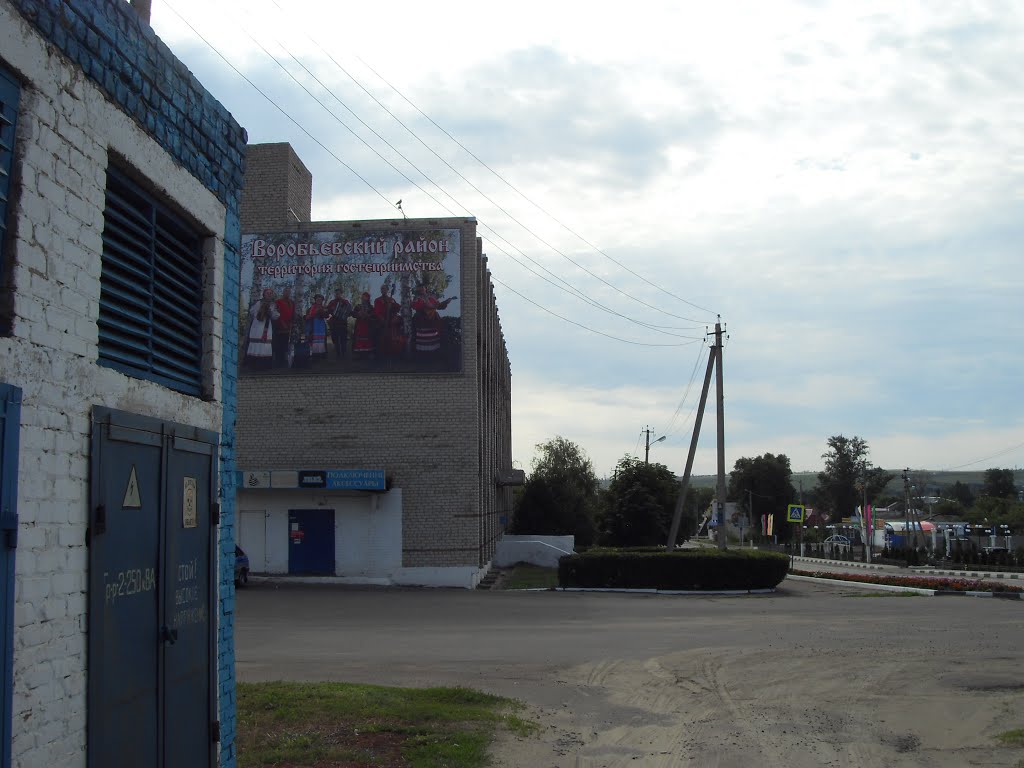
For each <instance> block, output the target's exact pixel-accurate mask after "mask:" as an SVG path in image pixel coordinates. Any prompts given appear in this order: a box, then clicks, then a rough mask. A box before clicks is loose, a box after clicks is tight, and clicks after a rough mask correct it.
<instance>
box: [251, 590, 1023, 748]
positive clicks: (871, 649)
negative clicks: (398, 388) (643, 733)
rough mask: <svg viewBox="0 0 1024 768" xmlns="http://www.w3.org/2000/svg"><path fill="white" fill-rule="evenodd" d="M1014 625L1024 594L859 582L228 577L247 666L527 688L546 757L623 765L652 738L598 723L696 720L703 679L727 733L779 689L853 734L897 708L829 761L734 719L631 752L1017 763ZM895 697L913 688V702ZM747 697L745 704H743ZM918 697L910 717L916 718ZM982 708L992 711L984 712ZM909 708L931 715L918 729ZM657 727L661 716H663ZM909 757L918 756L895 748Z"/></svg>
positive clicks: (261, 672) (291, 676)
mask: <svg viewBox="0 0 1024 768" xmlns="http://www.w3.org/2000/svg"><path fill="white" fill-rule="evenodd" d="M1022 638H1024V601H1006V600H999V599H981V598H966V597H946V598H942V597H938V598H932V597H917V598H907V597H891V596H880V595H875V594H872V593H866V592H864V591H862V590H860V589H858V588H856V587H853V586H850V587H846V586H830V585H818V584H809V583H793V582H789V583H786V582H783V584H782V585H781V586H780V588H779V589H778V590H777V591H776V592H775V593H774V594H770V595H759V596H742V597H710V596H709V597H689V596H686V597H680V596H655V595H636V594H633V595H624V594H611V593H562V592H502V591H499V592H487V591H468V590H426V589H424V590H411V589H359V588H352V587H334V586H324V585H306V586H294V585H290V584H288V585H286V584H274V583H258V584H253V585H250V586H249V587H247V588H245V589H242V590H239V593H238V600H237V609H236V631H235V643H236V664H237V667H236V669H237V675H238V679H239V680H241V681H257V680H281V679H283V680H338V681H348V682H364V683H375V684H382V685H402V686H433V685H467V686H471V687H474V688H478V689H481V690H485V691H489V692H493V693H497V694H502V695H508V696H513V697H516V698H519V699H522V700H524V701H526V702H528V703H529V704H531V705H533V706H535V707H537V708H538V711H543V712H546V713H548V714H549V715H551V722H552V723H556V722H557V724H558V727H559V728H560V729H562V731H563V736H564V735H565V734H569V736H571V738H569V736H566V737H565V738H569V741H565V739H564V738H563V740H562V741H561V742H559V743H561V744H562V747H561V748H560V751H558V754H555V755H554V756H553V757H552V759H551V761H549V762H546V763H545V765H557V766H561V765H568V766H574V765H581V766H582V765H588V766H589V765H595V766H596V765H609V766H611V765H618V764H619V763H617V762H616V759H617V758H615V757H614V755H615V754H619V753H620V752H621V750H623V749H626V750H627V752H626V753H622V754H627V756H628V750H630V749H631V750H633V752H634V753H635V754H634V755H633V756H632V757H631V758H630V759H632V760H634V761H635V760H636V759H638V758H637V756H636V755H638V754H639V755H640V756H641V757H643V755H644V754H647V753H646V752H643V750H644V749H648V750H649V749H651V748H652V747H651V746H650V744H654V743H655V742H657V738H656V736H650V737H649V738H648V737H644V738H645V739H646V740H645V741H644V744H646V745H647V746H644V744H640V743H639V742H638V743H635V744H634V743H632V742H631V741H630V738H629V737H628V735H623V736H616V739H615V744H614V745H612V746H609V745H608V744H604V743H603V739H604V736H602V732H603V731H610V730H611V729H615V728H619V727H621V726H622V725H623V724H626V725H628V724H629V723H637V722H643V723H652V722H656V721H654V720H651V719H650V718H652V717H656V718H668V719H669V720H671V719H672V718H681V719H683V720H687V722H689V721H690V720H692V718H693V717H694V716H695V715H694V714H693V713H692V712H690V713H689V714H687V712H686V708H687V707H688V706H690V703H692V702H693V701H696V699H697V698H699V697H700V696H701V695H703V694H702V693H701V692H702V691H703V692H705V693H706V692H707V691H711V690H714V691H717V693H716V695H717V696H718V697H719V698H718V700H716V701H718V702H719V703H718V704H715V703H713V702H712V703H708V704H707V708H708V709H707V711H708V712H714V711H716V707H717V708H719V709H724V705H722V704H721V702H722V701H724V702H727V703H729V707H731V712H732V714H730V715H728V718H727V719H728V720H729V722H718V721H717V720H715V717H712V716H711V715H708V717H707V718H705V719H706V721H707V722H706V726H707V728H708V729H711V730H709V731H708V732H709V733H712V732H713V731H714V730H715V729H717V728H724V729H725V731H726V732H730V733H731V732H732V731H730V730H729V729H730V728H732V729H733V730H735V727H736V726H737V723H742V724H745V723H746V722H747V721H748V719H749V718H748V715H749V717H754V716H755V715H756V716H758V717H760V716H764V717H771V718H775V717H776V716H781V715H779V714H778V712H780V711H781V710H779V709H778V707H774V708H773V700H775V699H779V700H780V701H790V702H792V704H791V706H792V707H796V706H797V704H796V702H797V701H800V702H802V703H801V706H804V705H806V713H807V714H804V715H800V714H799V713H796V712H795V711H794V712H791V713H790V714H788V715H786V716H785V717H786V718H788V719H787V720H786V722H788V721H789V720H794V721H795V722H798V723H799V722H800V721H801V720H802V719H803V718H812V717H813V718H817V717H819V716H820V715H821V713H822V712H834V713H835V714H834V719H835V718H838V719H836V720H835V722H836V723H840V725H842V724H843V723H845V725H843V727H844V728H845V727H847V726H848V727H849V728H850V729H853V730H851V733H854V730H856V732H857V733H859V732H860V730H864V729H868V728H870V727H871V724H872V723H873V722H875V721H876V720H877V718H880V717H881V714H880V710H881V709H883V706H882V704H880V703H879V701H878V698H877V697H878V696H880V695H882V694H884V695H885V696H886V699H885V706H893V711H892V712H891V713H890V714H889V721H888V722H889V725H888V726H886V727H887V728H889V730H885V729H884V728H883V730H881V731H878V732H877V733H875V736H874V737H873V741H870V743H865V744H861V742H859V741H857V748H856V750H855V752H849V750H852V749H853V747H852V746H845V747H843V749H845V750H847V751H846V752H842V753H841V754H840V753H839V752H835V754H832V752H828V750H833V751H834V750H838V749H839V747H838V746H836V744H833V743H832V742H831V741H830V742H828V743H827V744H826V743H823V745H821V746H820V747H819V746H816V747H815V749H819V748H820V749H822V750H824V751H825V752H828V754H829V755H830V757H829V761H825V757H824V756H823V755H824V753H825V752H822V753H820V754H819V753H815V752H810V751H806V750H804V752H806V757H807V760H806V761H804V762H802V760H801V758H794V757H793V756H792V755H790V756H789V757H788V758H787V757H786V754H787V751H789V750H792V749H794V748H796V749H797V750H798V752H797V753H794V754H801V755H802V754H804V752H800V751H799V750H800V749H802V748H800V747H799V745H797V746H796V747H794V746H793V745H790V744H789V743H788V742H785V743H784V742H780V743H779V744H774V746H773V745H772V744H768V743H766V742H764V740H763V739H759V737H757V734H756V732H753V731H751V732H749V733H748V731H749V730H750V729H749V728H747V727H746V725H744V728H742V729H740V735H739V737H737V738H736V739H733V742H732V746H730V747H729V749H731V750H733V752H728V753H722V754H719V755H718V757H717V758H716V762H714V763H710V762H701V760H702V759H704V758H700V759H698V757H695V756H691V757H690V758H687V757H686V755H687V754H689V753H687V752H686V750H687V749H691V750H695V749H697V746H695V745H688V744H684V743H682V742H678V743H677V742H673V743H672V744H671V745H669V746H668V747H666V746H665V745H664V744H662V747H663V749H662V751H661V752H659V753H658V754H664V755H669V754H670V752H671V754H672V755H674V756H673V757H671V758H669V757H666V758H664V760H663V761H662V762H658V761H656V760H655V759H654V758H651V757H648V758H644V759H642V760H641V762H640V763H639V764H640V765H666V766H667V765H691V764H692V765H702V764H708V765H712V764H714V765H722V766H726V765H732V764H733V763H732V762H730V760H731V759H732V757H730V755H732V756H734V757H735V759H736V760H737V761H740V762H737V763H736V764H737V765H739V764H743V763H742V760H745V759H753V758H755V757H756V755H758V754H768V752H769V751H771V750H775V752H777V753H778V755H779V762H780V764H783V763H784V764H787V765H795V766H799V765H808V766H814V765H846V764H853V762H852V761H853V757H852V756H851V755H853V756H855V757H856V759H857V760H858V761H860V762H859V764H862V765H875V764H877V765H940V766H941V765H969V764H975V765H1004V764H1005V765H1007V766H1012V765H1015V764H1016V763H1015V762H1013V761H1015V760H1017V759H1018V758H1020V757H1024V750H1015V751H1014V752H1015V753H1016V754H1015V755H1010V754H1008V753H1006V754H1004V753H998V752H997V753H990V752H989V751H985V750H987V749H989V745H990V743H991V742H992V739H993V738H994V736H993V734H994V733H997V732H1000V731H999V729H1000V728H1003V729H1004V730H1006V729H1009V728H1011V727H1016V728H1020V727H1022V726H1024V703H1022V701H1021V699H1022V697H1021V696H1020V692H1021V691H1024V643H1022ZM612 667H616V668H618V669H620V670H622V671H623V675H625V671H626V670H631V672H630V674H631V675H632V676H633V677H632V678H628V679H627V678H626V677H622V679H620V680H616V679H613V676H612V675H611V674H610V672H609V670H610V669H611V668H612ZM698 667H699V668H700V669H698ZM666 670H671V671H666ZM715 670H717V672H716V671H715ZM695 671H696V672H700V674H695ZM769 672H770V674H769ZM652 676H653V677H652ZM673 676H674V678H675V680H676V683H674V684H672V685H670V689H666V691H665V692H664V693H663V694H659V695H660V696H661V699H659V701H660V702H661V703H659V701H644V700H641V699H637V698H636V697H635V696H631V693H630V688H631V686H634V685H636V686H648V687H650V686H651V680H655V681H656V682H657V681H660V680H663V679H668V678H672V677H673ZM648 678H650V679H648ZM698 678H700V679H699V680H698ZM769 678H770V679H769ZM631 680H632V681H633V682H631ZM695 680H696V681H697V682H693V681H695ZM709 680H710V681H711V682H709ZM802 680H803V681H806V684H802V683H801V681H802ZM685 681H690V682H685ZM670 682H671V681H670ZM687 686H690V687H692V688H693V691H691V692H690V693H689V694H687V697H688V698H686V699H685V700H675V699H673V701H674V702H675V703H673V704H671V706H670V707H669V708H668V710H666V711H665V712H661V711H660V710H659V707H662V704H663V703H664V701H668V700H669V698H671V695H670V694H672V692H673V691H676V692H678V690H679V689H680V687H682V688H686V690H689V688H688V687H687ZM786 686H790V687H788V688H787V687H786ZM793 686H795V688H793V690H790V688H792V687H793ZM844 687H845V688H844ZM705 689H707V691H705ZM743 689H747V690H746V691H745V692H744V693H743V695H742V701H745V702H748V703H747V704H737V701H740V700H741V699H740V697H739V694H738V693H737V692H738V691H740V690H743ZM847 689H848V693H847V692H844V691H846V690H847ZM730 691H731V693H730ZM757 691H761V693H757ZM780 691H782V693H780ZM787 691H788V692H787ZM818 691H821V696H820V698H821V699H822V700H820V701H819V700H818V699H819V696H818V693H817V692H818ZM684 693H685V691H684ZM988 694H993V695H995V696H996V698H991V697H989V698H986V696H988ZM901 696H907V697H909V698H908V699H907V702H906V705H902V704H901V703H900V701H899V698H900V697H901ZM666 697H669V698H666ZM695 697H696V698H695ZM779 697H781V698H779ZM858 697H860V699H858ZM978 697H981V698H978ZM762 698H763V699H764V700H763V701H761V699H762ZM997 699H998V701H997ZM855 700H859V701H860V705H862V706H863V708H864V710H865V712H864V714H863V718H861V719H857V718H856V717H854V716H853V714H851V712H852V709H851V708H853V707H854V701H855ZM946 701H953V702H958V704H957V706H959V705H960V704H962V705H963V706H964V707H965V708H966V709H965V710H964V713H963V714H961V713H959V711H958V710H957V711H954V710H955V707H954V708H953V709H951V708H950V707H949V706H945V705H943V708H940V710H939V711H937V712H932V711H931V709H929V707H931V706H933V705H934V704H936V703H937V702H939V703H941V702H946ZM762 704H763V705H764V707H766V708H767V709H766V710H765V711H764V712H761V710H760V709H759V708H760V707H761V706H762ZM665 706H669V705H667V704H665ZM745 708H746V709H750V712H748V713H747V714H742V713H744V712H746V709H745ZM914 708H916V713H917V717H911V714H913V713H914V712H915V709H914ZM755 710H756V711H755ZM769 710H770V711H769ZM776 710H778V712H777V711H776ZM904 710H906V712H905V713H904ZM990 710H991V712H990ZM701 711H703V710H701ZM982 711H984V712H986V713H989V714H986V715H984V717H982V715H981V714H979V713H981V712H982ZM638 712H640V713H642V717H641V715H640V714H638ZM741 714H742V716H741ZM904 714H906V718H905V719H901V718H903V715H904ZM555 715H558V717H555ZM937 717H938V718H951V719H953V720H960V721H964V722H966V720H967V719H968V717H969V719H970V727H971V733H975V732H977V733H975V735H976V736H977V738H978V740H979V741H978V743H977V745H975V746H971V745H969V744H968V745H966V746H965V745H964V744H963V741H964V739H965V738H967V736H962V737H958V748H961V749H968V748H970V749H980V750H981V752H978V754H977V756H970V755H967V756H965V755H960V756H959V757H958V758H957V760H959V762H957V761H953V762H946V761H945V760H944V759H941V756H942V755H944V754H945V753H944V752H941V753H938V752H934V753H927V752H926V751H927V750H929V749H934V750H940V749H943V747H942V744H944V743H945V742H942V739H943V738H945V736H944V735H943V734H944V733H945V731H943V730H941V729H940V730H939V731H938V732H933V731H934V726H935V719H936V718H937ZM638 718H639V719H638ZM919 719H921V720H923V719H930V720H931V721H932V723H931V725H930V726H929V725H928V724H926V723H923V722H921V723H920V724H919V725H920V727H917V725H915V723H917V721H918V720H919ZM713 721H714V722H713ZM862 721H863V722H862ZM897 721H899V725H898V726H897V725H895V723H896V722H897ZM701 722H704V721H701ZM883 722H885V719H883ZM730 723H731V725H730ZM857 723H860V724H859V725H858V724H857ZM876 724H877V723H876ZM833 726H834V727H839V726H837V725H835V723H833ZM551 727H552V728H554V727H555V725H552V726H551ZM879 727H881V726H879ZM915 728H916V729H917V730H916V731H914V729H915ZM929 728H931V729H932V730H929ZM665 729H666V731H670V730H671V729H672V725H671V723H670V722H668V720H666V722H665ZM677 730H678V729H677ZM833 730H834V728H833ZM904 730H911V731H914V732H915V733H917V734H919V735H915V736H914V739H916V741H914V740H913V739H912V740H911V741H908V742H906V744H903V745H902V746H903V747H906V746H907V744H909V745H910V747H911V748H907V749H903V748H902V747H901V746H900V742H898V740H894V739H896V736H893V735H892V734H893V733H897V732H899V733H902V732H903V731H904ZM946 730H948V729H946ZM793 732H794V733H796V732H797V729H794V731H793ZM744 734H746V735H744ZM887 734H888V735H887ZM801 738H803V737H801ZM857 738H859V737H857ZM973 738H974V737H973V736H972V737H971V739H973ZM886 739H888V741H886ZM969 740H970V739H969ZM932 742H941V743H937V744H933V743H932ZM850 743H851V744H852V743H853V737H852V736H851V741H850ZM887 745H888V746H887ZM613 747H614V748H613ZM608 749H612V751H611V752H608ZM588 750H589V751H588ZM602 750H604V751H602ZM616 750H618V751H619V752H616ZM672 750H674V752H673V751H672ZM744 750H745V751H744ZM766 750H767V751H766ZM848 752H849V754H848ZM889 752H892V753H893V755H895V757H893V755H889V754H888V753H889ZM641 753H642V754H641ZM733 753H735V755H734V754H733ZM652 754H653V753H652ZM693 754H694V755H695V754H696V753H695V752H694V753H693ZM588 755H589V756H588ZM609 755H611V756H609ZM744 755H746V757H744ZM844 755H846V756H847V757H849V758H850V760H851V762H850V763H847V762H845V759H846V758H845V757H844ZM908 755H909V757H914V756H915V755H916V756H917V757H921V758H922V760H923V761H922V762H907V761H906V760H902V757H907V759H909V757H908ZM972 755H973V753H972ZM993 755H995V756H993ZM1000 755H1002V757H1000ZM901 756H902V757H901ZM925 757H926V758H927V759H924V758H925ZM1003 757H1005V758H1006V760H1007V761H1009V762H1004V761H1003ZM584 758H586V760H589V762H587V761H586V760H584ZM705 758H706V755H705ZM874 758H877V761H876V760H875V759H874ZM833 759H834V762H830V761H832V760H833ZM688 760H689V762H688ZM901 760H902V761H901ZM602 761H603V762H602ZM501 764H503V765H513V764H515V763H501ZM524 764H528V763H524ZM622 764H626V763H622ZM632 764H633V765H636V764H637V763H636V762H633V763H632ZM765 764H766V765H771V764H772V761H771V760H768V761H767V762H766V763H765Z"/></svg>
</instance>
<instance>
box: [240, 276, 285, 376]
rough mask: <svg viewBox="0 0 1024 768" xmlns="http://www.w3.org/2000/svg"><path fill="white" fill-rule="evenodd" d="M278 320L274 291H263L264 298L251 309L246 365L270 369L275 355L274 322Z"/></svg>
mask: <svg viewBox="0 0 1024 768" xmlns="http://www.w3.org/2000/svg"><path fill="white" fill-rule="evenodd" d="M277 318H278V312H277V305H276V304H275V303H274V290H273V289H272V288H264V289H263V298H261V299H260V300H259V301H257V302H254V303H253V304H252V306H251V307H249V333H248V335H247V339H246V341H247V343H246V346H245V364H246V365H247V366H248V367H250V368H270V367H271V364H272V363H273V355H274V346H273V345H274V321H275V320H277Z"/></svg>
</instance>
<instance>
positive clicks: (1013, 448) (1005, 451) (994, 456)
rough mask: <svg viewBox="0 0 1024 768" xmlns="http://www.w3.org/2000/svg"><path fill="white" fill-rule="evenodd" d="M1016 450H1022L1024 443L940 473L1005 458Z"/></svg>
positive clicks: (948, 468) (947, 468)
mask: <svg viewBox="0 0 1024 768" xmlns="http://www.w3.org/2000/svg"><path fill="white" fill-rule="evenodd" d="M1018 448H1024V443H1018V444H1017V445H1011V446H1010V447H1009V448H1004V449H1003V450H1001V451H999V452H997V453H993V454H992V455H991V456H983V457H982V458H980V459H975V460H974V461H968V462H967V463H966V464H958V465H956V466H955V467H946V468H945V469H944V470H942V471H943V472H952V471H953V470H954V469H963V468H964V467H969V466H971V465H972V464H980V463H981V462H983V461H988V460H989V459H995V458H998V457H999V456H1005V455H1006V454H1008V453H1012V452H1013V451H1016V450H1017V449H1018Z"/></svg>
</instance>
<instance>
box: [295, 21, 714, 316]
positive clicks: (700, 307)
mask: <svg viewBox="0 0 1024 768" xmlns="http://www.w3.org/2000/svg"><path fill="white" fill-rule="evenodd" d="M275 4H276V3H275ZM356 58H357V59H359V61H360V63H362V65H363V66H364V67H366V68H367V69H369V70H370V71H371V72H373V74H374V75H376V76H377V77H378V78H379V79H380V81H381V82H383V83H384V84H385V85H386V86H388V88H390V89H391V90H393V91H394V92H395V93H396V94H398V96H399V97H400V98H402V99H403V100H404V101H405V102H406V103H407V104H408V105H409V106H410V107H412V108H413V109H415V110H416V111H417V112H418V113H419V114H421V115H422V116H423V117H424V118H426V119H427V120H428V121H430V123H431V125H433V126H434V127H435V128H437V129H438V130H439V131H441V133H443V134H444V135H445V136H447V137H448V138H449V139H451V140H452V141H453V142H455V144H457V145H458V146H459V148H460V149H462V150H463V151H464V152H465V153H466V154H468V155H469V156H470V157H472V158H473V159H474V160H476V161H477V162H478V163H479V164H480V165H482V166H483V167H484V168H486V169H487V170H488V171H490V172H491V173H492V174H493V175H494V176H495V177H496V178H497V179H498V180H500V181H501V182H502V183H504V184H505V185H506V186H507V187H508V188H509V189H511V190H512V191H513V192H515V193H516V194H517V195H519V196H520V197H521V198H523V200H525V201H526V202H528V203H529V204H530V205H532V206H533V207H534V208H536V209H537V210H538V211H540V212H541V213H543V214H544V215H545V216H547V217H548V218H549V219H551V220H552V221H553V222H555V223H556V224H558V226H560V227H562V228H563V229H564V230H565V231H566V232H568V233H569V234H571V235H573V236H574V237H576V238H578V239H579V240H580V241H581V242H583V243H584V244H586V245H587V246H588V247H590V248H592V249H593V250H594V251H596V252H597V253H599V254H601V255H602V256H604V257H605V258H606V259H608V260H609V261H611V262H612V263H613V264H615V265H617V266H619V267H621V268H622V269H624V270H625V271H626V272H629V274H631V275H633V276H634V277H637V278H639V279H640V280H642V281H643V282H645V283H647V284H648V285H650V286H653V287H654V288H657V289H658V290H659V291H661V292H662V293H664V294H666V295H668V296H671V297H672V298H673V299H676V300H678V301H681V302H683V303H684V304H688V305H689V306H691V307H693V308H694V309H699V310H700V311H701V312H707V313H708V314H715V313H714V312H713V311H712V310H710V309H706V308H705V307H702V306H700V305H698V304H694V303H693V302H692V301H690V300H688V299H684V298H683V297H682V296H677V295H676V294H674V293H672V292H671V291H669V290H667V289H666V288H665V287H664V286H661V285H658V284H657V283H655V282H653V281H651V280H648V279H647V278H646V277H644V276H643V275H641V274H640V273H639V272H636V271H634V270H632V269H630V268H629V267H628V266H626V265H625V264H623V263H622V262H621V261H619V260H618V259H615V258H613V257H612V256H609V255H608V254H607V253H605V252H604V251H603V250H601V249H600V248H599V247H597V246H596V245H594V244H593V243H591V242H590V241H589V240H587V239H586V238H585V237H583V235H581V234H579V233H578V232H576V231H575V230H574V229H572V228H571V227H569V226H568V225H567V224H564V223H562V222H561V221H560V220H559V219H558V218H556V217H555V216H553V215H552V214H551V213H549V212H548V211H547V210H545V209H544V208H543V207H542V206H541V205H539V204H538V203H536V202H534V201H533V200H532V199H531V198H530V197H529V196H528V195H526V194H525V193H524V192H522V191H521V190H520V189H519V188H518V187H516V186H515V185H514V184H512V182H510V181H508V179H506V178H505V177H504V176H502V175H501V174H500V173H498V172H497V171H496V170H494V169H493V168H491V166H489V165H488V164H487V163H485V162H484V161H483V160H481V159H480V158H479V157H478V156H477V155H476V154H475V153H474V152H473V151H472V150H470V149H469V148H468V147H467V146H465V145H464V144H463V143H462V142H460V141H459V140H458V139H457V138H455V137H454V136H453V135H452V134H451V133H449V132H448V131H447V130H445V128H443V127H442V126H441V125H438V123H437V122H435V121H434V119H433V118H432V117H430V115H428V114H427V113H425V112H424V111H423V110H421V109H420V108H419V107H418V106H416V104H414V103H413V102H412V101H411V100H410V99H409V98H407V97H406V96H405V94H403V93H402V92H401V91H399V90H398V89H397V88H396V87H395V86H394V85H392V84H391V83H390V82H389V81H388V80H387V79H386V78H385V77H384V76H383V75H381V74H380V73H379V72H377V70H376V69H374V68H373V67H372V66H371V65H370V64H368V63H367V62H366V61H364V60H363V59H362V58H360V57H358V56H357V57H356ZM687 319H688V318H687ZM693 322H696V321H693Z"/></svg>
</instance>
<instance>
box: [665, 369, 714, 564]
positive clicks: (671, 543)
mask: <svg viewBox="0 0 1024 768" xmlns="http://www.w3.org/2000/svg"><path fill="white" fill-rule="evenodd" d="M714 367H715V351H714V350H713V349H712V350H711V352H710V354H708V368H707V370H706V371H705V372H704V386H703V387H702V388H701V390H700V404H699V405H698V406H697V415H696V416H695V417H694V420H693V437H692V438H690V452H689V453H688V454H686V469H684V470H683V479H682V481H681V482H680V484H679V499H678V500H677V501H676V508H675V513H674V514H673V515H672V527H671V528H670V529H669V532H668V551H669V552H672V551H673V550H674V549H675V548H676V537H677V536H678V535H679V523H680V521H682V519H683V504H685V503H686V492H687V490H689V488H690V472H691V471H692V470H693V457H694V456H695V455H696V453H697V440H698V439H699V438H700V425H701V423H702V422H703V421H704V406H705V405H706V404H707V401H708V390H709V389H710V388H711V371H712V369H714ZM699 517H700V515H699V514H698V518H699Z"/></svg>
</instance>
